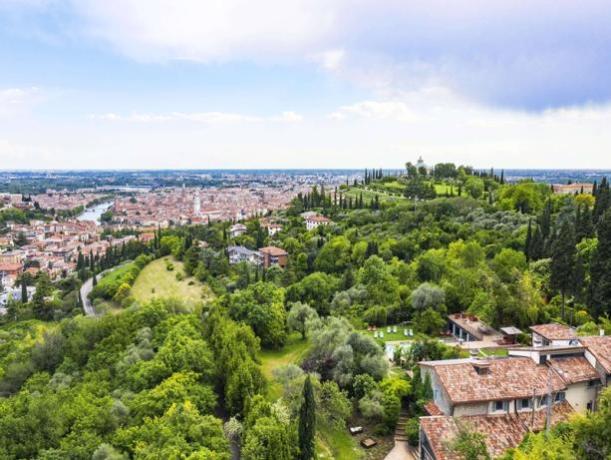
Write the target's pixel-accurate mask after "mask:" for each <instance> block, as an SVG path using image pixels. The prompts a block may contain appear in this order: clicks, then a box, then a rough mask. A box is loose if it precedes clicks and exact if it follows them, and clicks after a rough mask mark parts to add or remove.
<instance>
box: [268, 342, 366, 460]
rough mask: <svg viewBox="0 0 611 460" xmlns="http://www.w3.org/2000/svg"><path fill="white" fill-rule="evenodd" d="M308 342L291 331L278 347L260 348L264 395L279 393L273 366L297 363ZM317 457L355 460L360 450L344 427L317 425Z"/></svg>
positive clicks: (305, 351)
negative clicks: (342, 428) (265, 390)
mask: <svg viewBox="0 0 611 460" xmlns="http://www.w3.org/2000/svg"><path fill="white" fill-rule="evenodd" d="M308 345H309V342H308V341H307V340H302V338H301V335H300V334H297V333H293V334H291V335H290V336H289V339H288V340H287V343H286V345H285V346H284V347H283V348H282V349H281V350H263V351H261V353H260V354H259V358H260V360H261V370H262V371H263V375H264V376H265V378H266V379H267V381H268V382H269V388H268V393H267V397H268V398H269V400H270V401H276V400H277V399H278V398H280V397H281V396H282V387H281V385H280V384H279V383H277V382H274V374H273V372H274V369H276V368H278V367H281V366H285V365H287V364H297V365H298V364H299V363H300V361H301V360H302V359H303V358H304V356H305V354H306V353H307V350H308ZM316 450H317V454H318V455H317V458H320V459H335V460H358V459H361V458H364V457H363V450H362V449H361V448H360V447H359V446H358V444H357V443H356V440H355V439H354V438H352V436H350V434H349V433H348V431H347V430H338V429H333V428H329V427H323V426H319V427H318V430H317V435H316Z"/></svg>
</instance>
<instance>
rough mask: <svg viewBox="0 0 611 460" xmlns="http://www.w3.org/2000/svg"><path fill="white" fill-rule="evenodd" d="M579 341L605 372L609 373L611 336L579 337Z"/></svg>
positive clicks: (610, 369) (610, 365)
mask: <svg viewBox="0 0 611 460" xmlns="http://www.w3.org/2000/svg"><path fill="white" fill-rule="evenodd" d="M579 341H580V342H581V344H582V345H583V346H585V347H587V348H588V351H589V352H590V353H592V354H593V355H594V357H595V358H596V359H597V361H598V362H599V363H600V364H601V366H603V367H604V368H605V371H606V372H608V373H611V336H609V335H603V336H593V337H580V338H579Z"/></svg>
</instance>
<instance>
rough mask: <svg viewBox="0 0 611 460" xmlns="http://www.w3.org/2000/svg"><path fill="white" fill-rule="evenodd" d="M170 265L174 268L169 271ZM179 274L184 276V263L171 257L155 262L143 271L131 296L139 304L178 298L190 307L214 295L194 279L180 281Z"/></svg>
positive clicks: (133, 287)
mask: <svg viewBox="0 0 611 460" xmlns="http://www.w3.org/2000/svg"><path fill="white" fill-rule="evenodd" d="M169 263H170V264H172V265H173V266H174V268H173V270H168V269H167V264H169ZM177 273H179V274H183V275H184V271H183V263H182V262H179V261H177V260H174V259H173V258H172V257H170V256H168V257H163V258H161V259H157V260H154V261H152V262H151V263H150V264H148V265H147V266H146V267H144V268H143V269H142V271H141V272H140V274H139V275H138V278H136V282H135V283H134V285H133V286H132V289H131V294H132V296H133V297H134V299H136V300H137V301H139V302H147V301H149V300H151V299H155V298H157V299H161V298H176V299H179V300H181V301H183V302H184V303H185V304H187V305H190V306H194V305H196V304H198V303H199V302H201V301H202V300H205V299H208V298H210V297H211V296H212V295H213V294H212V292H211V291H210V289H209V288H208V287H207V286H205V285H204V284H202V283H200V282H199V281H198V280H197V279H195V278H193V277H190V278H185V279H183V280H180V281H179V280H178V279H177V278H176V274H177Z"/></svg>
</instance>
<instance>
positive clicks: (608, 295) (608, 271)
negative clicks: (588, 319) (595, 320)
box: [590, 210, 611, 317]
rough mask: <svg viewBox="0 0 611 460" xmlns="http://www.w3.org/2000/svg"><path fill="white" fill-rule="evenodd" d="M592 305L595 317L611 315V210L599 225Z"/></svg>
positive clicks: (594, 263)
mask: <svg viewBox="0 0 611 460" xmlns="http://www.w3.org/2000/svg"><path fill="white" fill-rule="evenodd" d="M590 280H591V281H590V292H591V294H590V299H591V300H590V303H591V307H592V313H593V316H594V317H598V316H600V315H602V314H605V313H606V314H611V210H607V211H605V213H604V214H603V216H602V217H601V220H600V223H599V225H598V246H597V248H596V251H595V252H594V255H593V258H592V263H591V265H590Z"/></svg>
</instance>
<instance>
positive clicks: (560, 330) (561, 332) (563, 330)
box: [530, 323, 577, 340]
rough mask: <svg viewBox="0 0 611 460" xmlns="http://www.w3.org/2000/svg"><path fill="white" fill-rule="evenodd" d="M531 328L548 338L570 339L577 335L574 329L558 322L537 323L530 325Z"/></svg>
mask: <svg viewBox="0 0 611 460" xmlns="http://www.w3.org/2000/svg"><path fill="white" fill-rule="evenodd" d="M530 330H531V331H533V332H536V333H537V334H539V335H540V336H541V337H543V338H546V339H547V340H570V339H574V338H576V337H577V336H576V335H575V331H574V330H573V329H571V328H570V327H568V326H565V325H564V324H558V323H549V324H537V325H535V326H530Z"/></svg>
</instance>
